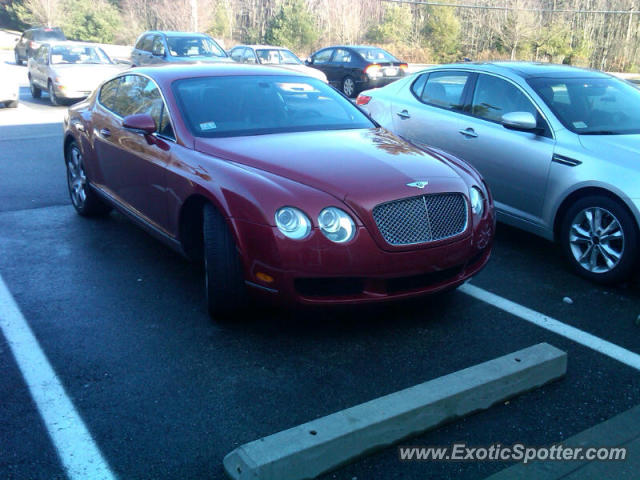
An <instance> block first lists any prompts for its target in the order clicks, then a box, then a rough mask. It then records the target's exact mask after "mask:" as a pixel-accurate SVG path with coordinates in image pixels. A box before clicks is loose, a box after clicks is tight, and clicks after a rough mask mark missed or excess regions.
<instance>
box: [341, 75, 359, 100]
mask: <svg viewBox="0 0 640 480" xmlns="http://www.w3.org/2000/svg"><path fill="white" fill-rule="evenodd" d="M355 89H356V84H355V83H354V81H353V79H352V78H349V77H347V78H345V79H344V82H343V84H342V91H343V92H344V94H345V95H346V96H347V97H351V96H352V95H353V92H354V91H355Z"/></svg>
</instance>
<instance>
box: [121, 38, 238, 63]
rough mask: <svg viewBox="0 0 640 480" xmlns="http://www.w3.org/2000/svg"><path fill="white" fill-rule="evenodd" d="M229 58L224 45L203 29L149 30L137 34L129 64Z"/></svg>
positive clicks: (222, 60)
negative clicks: (185, 30) (206, 33)
mask: <svg viewBox="0 0 640 480" xmlns="http://www.w3.org/2000/svg"><path fill="white" fill-rule="evenodd" d="M215 62H231V59H230V58H229V56H228V55H227V53H226V52H225V51H224V49H223V48H222V47H221V46H220V45H218V44H217V43H216V41H215V40H214V39H213V38H211V37H210V36H209V35H205V34H204V33H188V32H172V31H162V32H161V31H149V32H145V33H143V34H142V35H140V36H139V37H138V40H137V41H136V45H135V47H134V48H133V50H132V52H131V65H132V66H134V67H140V66H143V65H155V64H159V63H215Z"/></svg>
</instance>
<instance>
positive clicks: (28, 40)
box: [13, 27, 67, 65]
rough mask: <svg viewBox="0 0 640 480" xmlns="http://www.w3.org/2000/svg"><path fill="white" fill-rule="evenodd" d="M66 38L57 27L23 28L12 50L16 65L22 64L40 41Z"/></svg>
mask: <svg viewBox="0 0 640 480" xmlns="http://www.w3.org/2000/svg"><path fill="white" fill-rule="evenodd" d="M66 39H67V38H66V37H65V36H64V33H62V30H61V29H60V28H59V27H51V28H49V27H40V28H30V29H29V30H25V31H24V33H23V34H22V36H21V37H20V39H19V40H18V42H17V43H16V46H15V47H14V50H13V53H14V57H15V61H16V65H22V62H26V61H27V60H29V58H31V57H32V56H33V54H34V53H35V52H36V50H38V48H40V45H41V44H42V43H44V42H60V41H64V40H66Z"/></svg>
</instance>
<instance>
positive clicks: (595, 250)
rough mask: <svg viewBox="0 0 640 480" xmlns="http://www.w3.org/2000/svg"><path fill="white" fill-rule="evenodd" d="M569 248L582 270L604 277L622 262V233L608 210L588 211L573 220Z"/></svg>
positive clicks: (595, 209) (596, 208)
mask: <svg viewBox="0 0 640 480" xmlns="http://www.w3.org/2000/svg"><path fill="white" fill-rule="evenodd" d="M569 245H570V247H571V253H572V254H573V257H574V258H575V259H576V261H577V262H578V263H579V264H580V266H582V268H584V269H585V270H588V271H589V272H592V273H607V272H610V271H611V270H613V269H614V268H615V267H616V266H617V265H618V263H620V260H621V259H622V254H623V253H624V232H623V231H622V227H621V226H620V222H619V221H618V219H617V218H616V217H615V216H614V215H613V214H612V213H611V212H610V211H609V210H605V209H604V208H600V207H589V208H586V209H584V210H583V211H581V212H580V213H578V215H576V217H575V218H574V219H573V222H572V223H571V230H570V232H569Z"/></svg>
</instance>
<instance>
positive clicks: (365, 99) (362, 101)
mask: <svg viewBox="0 0 640 480" xmlns="http://www.w3.org/2000/svg"><path fill="white" fill-rule="evenodd" d="M370 101H371V97H370V96H369V95H362V94H360V95H358V98H356V105H366V104H367V103H369V102H370Z"/></svg>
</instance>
